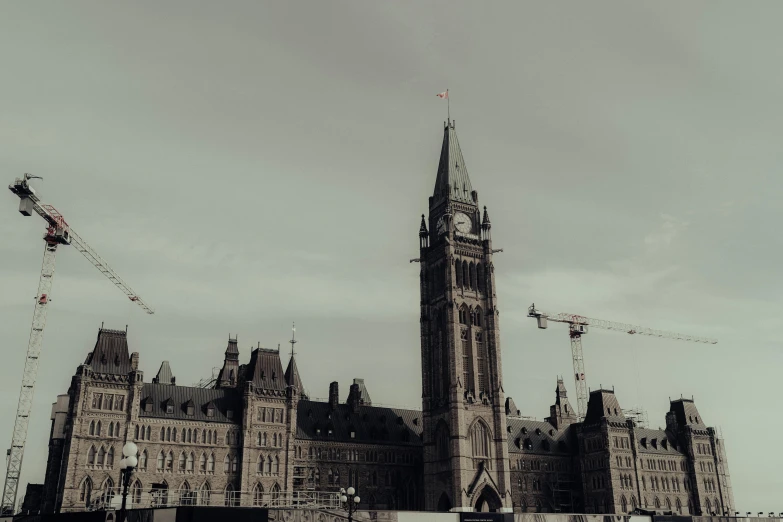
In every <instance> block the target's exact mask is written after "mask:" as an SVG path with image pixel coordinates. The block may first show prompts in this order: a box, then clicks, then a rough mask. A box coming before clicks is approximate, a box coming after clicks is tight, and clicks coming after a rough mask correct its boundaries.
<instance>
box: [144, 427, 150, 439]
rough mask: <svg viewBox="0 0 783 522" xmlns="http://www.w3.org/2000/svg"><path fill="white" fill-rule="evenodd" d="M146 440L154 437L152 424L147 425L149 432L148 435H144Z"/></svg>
mask: <svg viewBox="0 0 783 522" xmlns="http://www.w3.org/2000/svg"><path fill="white" fill-rule="evenodd" d="M144 438H145V440H150V439H151V438H152V428H151V427H150V426H147V433H146V437H144Z"/></svg>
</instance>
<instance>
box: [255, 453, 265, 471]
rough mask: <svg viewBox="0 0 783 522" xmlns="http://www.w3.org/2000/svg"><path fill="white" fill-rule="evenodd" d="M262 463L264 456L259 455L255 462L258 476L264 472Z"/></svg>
mask: <svg viewBox="0 0 783 522" xmlns="http://www.w3.org/2000/svg"><path fill="white" fill-rule="evenodd" d="M264 462H266V461H265V460H264V456H263V455H259V456H258V459H257V460H256V468H257V472H258V473H259V474H260V473H263V472H264Z"/></svg>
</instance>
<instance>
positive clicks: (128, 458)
mask: <svg viewBox="0 0 783 522" xmlns="http://www.w3.org/2000/svg"><path fill="white" fill-rule="evenodd" d="M138 452H139V448H138V447H137V446H136V445H135V444H134V443H132V442H128V443H127V444H125V446H123V447H122V460H120V483H121V484H122V507H120V516H119V517H118V518H117V522H125V514H126V513H125V502H126V500H127V498H128V486H129V485H130V479H131V475H133V471H134V470H135V469H136V465H137V464H138V463H139V460H138V459H137V458H136V455H137V454H138Z"/></svg>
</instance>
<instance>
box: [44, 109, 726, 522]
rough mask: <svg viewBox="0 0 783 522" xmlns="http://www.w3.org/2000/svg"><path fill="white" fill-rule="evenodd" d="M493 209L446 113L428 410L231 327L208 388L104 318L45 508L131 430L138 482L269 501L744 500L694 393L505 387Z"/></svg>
mask: <svg viewBox="0 0 783 522" xmlns="http://www.w3.org/2000/svg"><path fill="white" fill-rule="evenodd" d="M491 226H492V225H491V223H490V220H489V215H488V213H487V210H486V207H485V208H484V211H483V213H482V212H481V211H480V207H479V203H478V193H477V192H476V191H475V190H473V188H472V186H471V182H470V179H469V177H468V172H467V169H466V166H465V160H464V158H463V156H462V151H461V149H460V146H459V143H458V141H457V135H456V131H455V126H454V123H453V122H447V123H446V125H445V127H444V133H443V145H442V149H441V154H440V162H439V165H438V171H437V178H436V182H435V190H434V193H433V195H432V197H430V199H429V217H428V218H426V217H425V216H422V221H421V227H420V230H419V246H420V258H419V262H420V267H421V271H420V286H421V300H420V303H421V370H422V410H421V411H416V410H403V409H394V408H384V407H378V406H373V405H372V402H371V400H370V397H369V393H368V391H367V388H366V387H365V385H364V382H363V381H360V380H358V379H357V380H356V381H355V382H354V384H353V385H351V386H350V390H349V392H348V394H347V400H346V401H345V402H342V401H341V400H340V395H339V390H338V385H337V383H332V384H331V385H330V389H329V399H328V401H327V402H319V401H313V400H309V399H308V397H307V395H306V394H305V392H304V387H303V385H302V382H301V379H300V376H299V372H298V370H297V364H296V360H295V358H294V356H293V354H292V355H291V357H290V359H289V361H288V365H287V369H286V370H283V363H282V361H281V358H280V353H279V351H277V350H267V349H264V348H257V349H254V350H252V353H251V354H250V358H249V361H247V363H246V364H240V357H239V350H238V347H237V343H236V340H235V339H229V342H228V347H227V349H226V351H225V357H224V362H223V368H222V370H221V372H220V374H219V376H218V378H217V380H216V382H215V383H214V385H213V386H211V387H209V388H200V387H187V386H179V385H177V384H176V382H175V379H174V377H173V376H172V373H171V369H170V367H169V365H168V363H167V362H164V363H163V364H162V365H161V368H160V370H159V372H158V374H157V376H156V377H155V378H154V379H152V382H145V381H144V375H143V373H142V372H141V371H140V370H139V355H138V354H137V353H129V348H128V343H127V337H126V332H124V331H117V330H107V329H103V328H101V330H100V331H99V332H98V339H97V342H96V344H95V347H94V349H93V350H92V352H90V354H89V355H88V357H87V359H86V360H85V361H84V364H82V365H80V366H79V367H78V369H77V371H76V374H75V375H74V376H73V379H72V382H71V386H70V388H69V390H68V394H67V395H64V396H60V397H59V398H58V402H57V403H56V404H55V406H54V409H53V415H52V420H53V423H52V435H51V439H50V445H49V459H48V462H47V470H46V487H45V492H44V500H43V503H44V509H45V510H46V511H56V510H61V511H72V510H80V509H84V508H85V507H86V506H88V505H89V504H90V503H91V502H93V501H94V498H95V496H96V495H97V494H99V492H100V491H105V490H106V488H107V487H111V486H113V485H115V484H117V482H118V480H119V471H118V463H119V460H120V457H121V448H122V446H123V444H124V442H125V441H127V440H132V441H134V442H135V443H136V444H137V445H138V447H139V457H138V459H139V465H138V470H137V471H136V473H135V475H134V481H133V483H132V485H131V497H132V498H138V497H139V496H140V495H141V494H142V492H147V491H151V490H155V491H156V492H157V494H158V495H159V496H160V497H161V498H159V500H160V501H161V502H170V501H172V499H177V500H178V501H180V502H187V503H190V502H200V503H206V502H209V503H212V504H214V503H221V504H222V503H226V504H229V505H260V504H264V503H265V502H268V501H269V499H271V498H276V497H280V498H284V497H285V495H287V494H289V493H290V492H297V491H308V490H311V491H335V490H337V489H339V488H340V487H341V486H342V487H347V486H349V485H353V486H354V487H356V488H357V489H358V490H359V492H360V493H361V495H360V496H361V498H362V504H363V507H365V508H376V509H416V510H427V511H446V510H452V511H471V510H494V511H505V512H509V511H512V510H513V511H517V512H552V511H555V512H584V513H627V512H629V511H631V510H632V509H634V508H636V507H640V508H647V509H661V510H670V511H673V512H675V513H683V514H687V513H691V514H709V513H724V512H729V513H731V512H733V511H734V504H733V498H732V492H731V485H730V481H729V474H728V468H727V464H726V457H725V453H724V449H723V443H722V441H721V440H720V439H719V438H718V437H717V436H716V432H715V430H714V429H712V428H708V427H707V426H706V425H705V424H704V421H703V419H702V418H701V415H700V414H699V412H698V410H697V409H696V406H695V404H694V403H693V401H692V400H688V399H679V400H675V401H671V402H670V405H669V412H668V413H667V414H666V428H665V429H647V428H644V427H641V426H638V425H636V424H635V422H634V420H633V419H631V418H627V417H626V416H625V414H624V412H623V410H622V408H621V407H620V403H619V401H618V399H617V397H616V396H615V394H614V391H610V390H603V389H601V390H595V391H593V392H591V393H590V397H589V402H588V408H587V412H586V416H585V418H584V420H583V421H581V422H579V421H578V418H577V416H576V414H575V412H574V410H573V409H572V407H571V405H570V404H569V401H568V398H567V396H566V390H565V387H564V385H563V381H562V380H558V381H557V387H556V390H555V398H554V399H555V400H554V405H552V407H551V409H550V416H549V417H548V418H547V419H546V420H545V421H533V420H528V419H526V418H523V417H522V416H520V412H519V411H518V410H517V409H516V406H515V405H514V402H513V401H512V400H511V398H507V397H505V396H504V391H503V373H502V364H501V349H500V324H499V313H498V306H497V298H496V287H495V282H496V280H495V267H494V264H493V259H492V255H493V249H492V239H491V233H490V232H491Z"/></svg>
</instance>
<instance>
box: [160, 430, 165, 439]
mask: <svg viewBox="0 0 783 522" xmlns="http://www.w3.org/2000/svg"><path fill="white" fill-rule="evenodd" d="M160 440H161V441H164V440H166V428H161V429H160Z"/></svg>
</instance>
